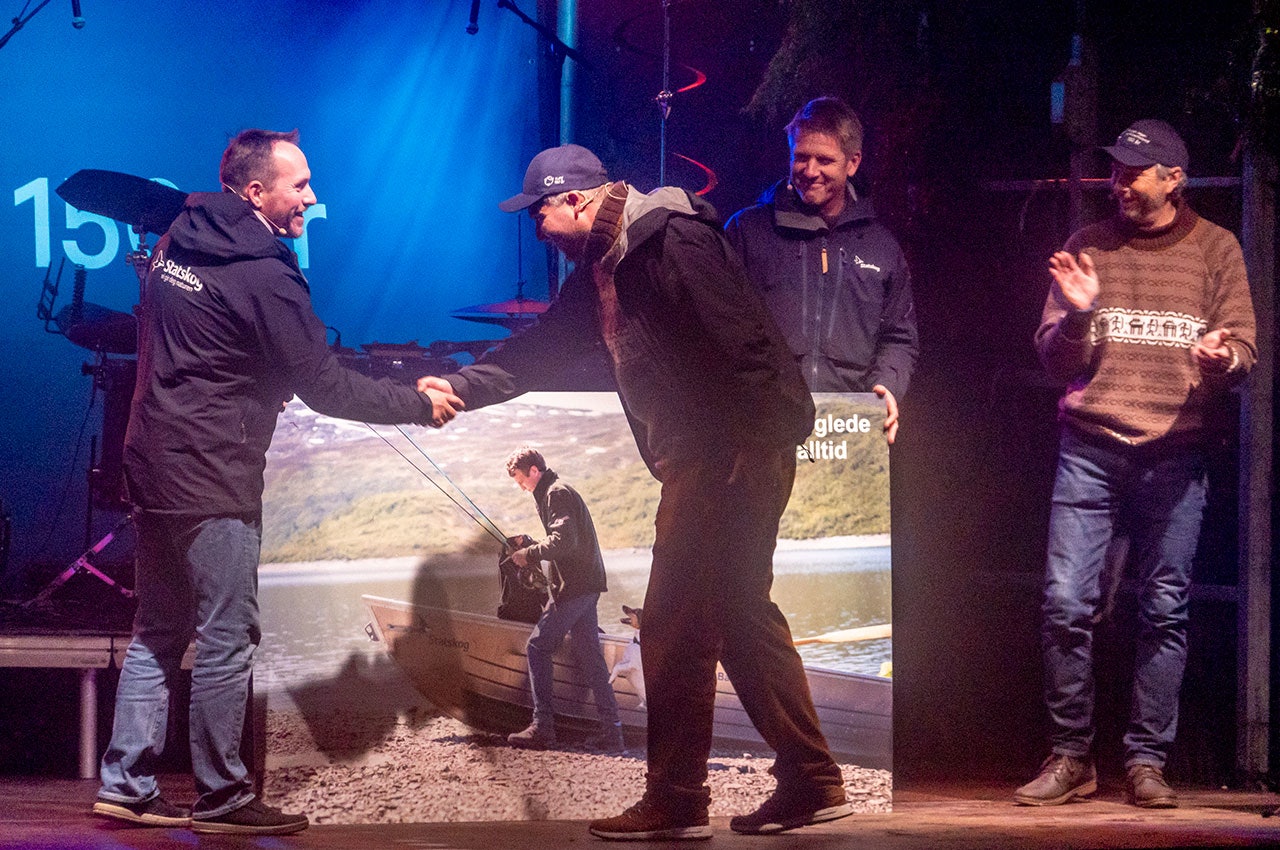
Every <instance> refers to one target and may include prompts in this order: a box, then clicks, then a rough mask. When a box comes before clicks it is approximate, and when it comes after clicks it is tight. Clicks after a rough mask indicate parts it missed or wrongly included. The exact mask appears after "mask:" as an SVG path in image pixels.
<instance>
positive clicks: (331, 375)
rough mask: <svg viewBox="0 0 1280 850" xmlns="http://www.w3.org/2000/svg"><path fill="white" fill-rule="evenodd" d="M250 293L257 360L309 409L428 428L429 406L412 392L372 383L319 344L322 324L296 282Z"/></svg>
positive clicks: (280, 279)
mask: <svg viewBox="0 0 1280 850" xmlns="http://www.w3.org/2000/svg"><path fill="white" fill-rule="evenodd" d="M250 291H251V292H252V296H251V297H252V305H251V308H252V318H251V321H253V323H254V324H255V325H256V333H257V337H258V339H259V340H260V341H261V345H262V356H263V357H265V358H267V360H268V361H269V362H270V363H272V364H274V367H275V368H274V369H273V370H272V371H274V372H276V373H277V374H281V375H282V376H283V378H284V381H285V385H286V386H287V387H288V389H289V391H291V392H293V393H295V394H296V395H297V396H298V397H299V398H301V399H302V400H303V401H304V402H306V403H307V406H308V407H310V408H311V409H312V410H314V411H316V412H317V413H323V414H325V415H327V416H336V417H340V418H342V419H353V420H357V421H364V422H371V423H378V424H387V425H389V424H396V423H402V422H403V423H414V424H419V425H425V424H428V423H430V421H431V403H430V401H429V400H428V399H427V398H426V396H424V395H422V394H421V393H419V392H418V391H417V389H415V388H414V387H410V386H405V385H403V384H397V383H395V382H393V381H391V380H389V379H386V378H383V379H380V380H375V379H373V378H370V377H368V376H366V375H362V374H360V373H359V372H356V371H354V370H351V369H348V368H346V367H345V366H343V365H342V363H341V362H340V361H339V360H338V358H337V356H335V355H334V353H333V351H332V350H331V349H330V348H329V346H328V344H327V342H326V341H325V327H324V324H323V323H322V322H321V321H320V319H319V317H317V316H316V314H315V311H314V310H313V309H312V306H311V297H310V295H309V294H308V292H307V290H306V287H305V285H304V284H303V282H302V280H300V279H297V278H294V277H293V276H292V275H290V274H287V273H280V274H277V275H272V276H271V277H269V278H266V279H264V281H263V285H261V286H254V287H250Z"/></svg>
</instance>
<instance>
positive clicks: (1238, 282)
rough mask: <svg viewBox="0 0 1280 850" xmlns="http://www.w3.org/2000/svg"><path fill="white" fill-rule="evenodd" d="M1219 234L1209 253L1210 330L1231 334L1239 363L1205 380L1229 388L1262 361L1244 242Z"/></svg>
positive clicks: (1230, 345) (1231, 236)
mask: <svg viewBox="0 0 1280 850" xmlns="http://www.w3.org/2000/svg"><path fill="white" fill-rule="evenodd" d="M1218 232H1219V233H1220V234H1221V236H1220V238H1219V239H1217V240H1214V242H1213V243H1211V245H1210V246H1209V249H1208V251H1207V252H1206V259H1207V261H1208V263H1209V267H1210V274H1211V275H1212V276H1213V303H1212V304H1211V305H1210V311H1209V330H1211V331H1212V330H1216V329H1218V328H1225V329H1227V330H1229V331H1231V337H1230V338H1229V339H1228V340H1227V346H1228V347H1230V348H1231V352H1232V354H1233V355H1235V357H1234V361H1235V362H1234V365H1233V366H1232V368H1231V369H1229V370H1228V371H1227V372H1226V373H1224V374H1222V375H1218V376H1210V375H1206V376H1205V380H1206V381H1213V382H1215V383H1216V384H1218V385H1219V386H1222V387H1226V388H1229V387H1233V386H1236V385H1237V384H1239V383H1240V382H1242V381H1243V380H1244V379H1245V377H1246V376H1247V375H1248V374H1249V370H1250V369H1252V368H1253V364H1254V363H1256V362H1257V360H1258V344H1257V323H1256V319H1255V316H1254V312H1253V296H1252V295H1251V294H1250V292H1249V277H1248V273H1247V271H1246V268H1245V263H1244V254H1243V252H1242V251H1241V250H1240V242H1239V241H1238V240H1237V239H1236V238H1235V237H1234V236H1233V235H1232V234H1231V233H1230V232H1229V231H1218Z"/></svg>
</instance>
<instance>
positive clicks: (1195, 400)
mask: <svg viewBox="0 0 1280 850" xmlns="http://www.w3.org/2000/svg"><path fill="white" fill-rule="evenodd" d="M1104 150H1106V152H1107V153H1108V154H1109V155H1110V156H1111V158H1112V160H1113V161H1112V165H1111V187H1112V195H1113V196H1114V198H1115V199H1116V201H1117V204H1118V206H1119V210H1118V215H1116V216H1115V217H1113V218H1111V219H1109V220H1107V221H1104V222H1101V223H1099V224H1095V225H1092V226H1090V227H1086V228H1084V229H1083V230H1081V231H1079V232H1078V233H1076V234H1074V235H1073V236H1072V237H1071V238H1070V239H1069V240H1068V241H1067V244H1066V246H1065V247H1064V248H1063V250H1062V251H1059V252H1058V253H1056V254H1054V255H1053V257H1052V258H1050V260H1049V273H1050V275H1051V276H1052V278H1053V285H1052V286H1051V288H1050V292H1049V297H1048V300H1047V301H1046V303H1045V308H1044V315H1043V319H1042V321H1041V324H1040V328H1039V330H1037V331H1036V335H1035V343H1036V348H1037V350H1038V352H1039V354H1040V359H1041V361H1042V362H1043V363H1044V365H1045V368H1046V369H1047V370H1048V371H1049V372H1050V374H1051V375H1053V376H1054V377H1055V378H1057V379H1059V380H1061V381H1063V382H1065V383H1066V385H1067V387H1066V391H1065V393H1064V394H1063V396H1062V401H1061V403H1060V406H1059V410H1060V419H1061V422H1062V441H1061V445H1060V448H1059V454H1058V470H1057V477H1056V479H1055V482H1054V489H1053V505H1052V508H1051V511H1050V516H1049V545H1048V555H1047V564H1046V568H1045V593H1044V604H1043V624H1042V628H1041V639H1042V644H1043V651H1044V668H1045V701H1046V703H1047V705H1048V709H1049V716H1050V721H1051V727H1052V733H1051V748H1050V749H1051V753H1050V755H1049V757H1048V758H1047V759H1046V760H1045V762H1044V764H1043V765H1042V766H1041V770H1040V773H1039V775H1037V776H1036V778H1035V779H1033V780H1032V781H1030V782H1028V783H1027V784H1026V785H1023V786H1022V787H1021V788H1019V789H1017V791H1016V792H1015V793H1014V799H1015V801H1017V802H1018V803H1021V804H1024V805H1038V806H1047V805H1057V804H1059V803H1065V802H1067V801H1068V800H1070V799H1072V798H1073V797H1077V796H1085V795H1088V794H1091V793H1093V792H1094V791H1095V790H1097V778H1096V773H1095V770H1094V766H1093V760H1092V756H1091V750H1092V746H1093V734H1094V722H1093V708H1094V679H1093V667H1092V639H1093V621H1092V618H1093V615H1094V612H1095V610H1096V609H1097V607H1098V602H1099V595H1100V592H1099V574H1100V572H1101V568H1102V564H1103V556H1104V554H1105V552H1106V549H1107V546H1108V544H1109V542H1110V540H1111V538H1112V536H1113V535H1114V534H1116V533H1117V529H1120V530H1122V532H1123V533H1124V534H1126V535H1127V536H1128V537H1129V538H1130V541H1131V543H1130V563H1131V565H1132V567H1133V570H1134V571H1135V573H1136V575H1135V577H1136V579H1137V582H1138V588H1139V589H1138V596H1139V600H1138V601H1139V608H1140V610H1139V616H1140V622H1141V626H1140V630H1139V634H1138V644H1137V654H1136V660H1135V663H1134V682H1133V694H1132V708H1131V712H1130V718H1129V724H1128V728H1127V731H1126V733H1125V736H1124V748H1125V767H1126V769H1127V771H1128V778H1127V783H1126V796H1127V799H1128V800H1129V802H1131V803H1133V804H1134V805H1136V806H1142V807H1144V808H1172V807H1174V806H1176V805H1177V801H1176V798H1175V796H1174V794H1173V791H1172V790H1171V789H1170V788H1169V785H1168V783H1167V782H1166V781H1165V779H1164V776H1163V768H1164V764H1165V760H1166V758H1167V756H1168V751H1169V747H1170V745H1171V744H1172V743H1173V739H1174V734H1175V732H1176V729H1177V720H1178V693H1179V691H1180V689H1181V686H1182V674H1183V670H1184V668H1185V666H1186V655H1187V651H1186V650H1187V642H1186V621H1187V609H1188V597H1189V591H1190V586H1191V560H1192V557H1193V556H1194V554H1195V551H1196V543H1197V540H1198V538H1199V532H1200V521H1201V517H1202V514H1203V509H1204V503H1205V466H1204V457H1203V447H1204V446H1205V444H1206V443H1207V442H1208V441H1209V440H1210V439H1211V438H1212V437H1213V433H1214V422H1213V419H1214V417H1213V410H1214V408H1215V403H1218V402H1221V401H1223V400H1224V396H1225V393H1226V391H1227V390H1228V389H1230V388H1231V387H1232V386H1234V385H1236V384H1238V383H1239V382H1240V381H1242V380H1243V379H1244V377H1245V376H1246V375H1247V374H1248V371H1249V368H1250V367H1251V366H1252V365H1253V363H1254V360H1255V359H1256V357H1257V349H1256V348H1255V345H1254V316H1253V306H1252V303H1251V301H1250V296H1249V284H1248V280H1247V278H1246V275H1245V266H1244V258H1243V256H1242V254H1241V250H1240V244H1239V242H1237V241H1236V238H1235V237H1234V236H1233V235H1232V234H1231V233H1230V232H1228V231H1226V230H1224V229H1223V228H1221V227H1218V226H1217V225H1215V224H1212V223H1210V222H1208V221H1206V220H1204V219H1202V218H1200V217H1199V216H1198V215H1196V213H1195V211H1194V210H1192V209H1191V207H1190V206H1189V205H1188V204H1187V203H1186V201H1185V200H1184V199H1183V197H1182V189H1183V187H1184V185H1185V184H1186V179H1187V176H1186V168H1187V149H1186V146H1185V145H1184V144H1183V141H1182V139H1181V138H1179V137H1178V134H1177V133H1176V132H1175V131H1174V130H1173V128H1172V127H1170V126H1169V125H1168V124H1166V123H1164V122H1163V121H1156V120H1149V119H1148V120H1142V121H1138V122H1136V123H1134V124H1133V125H1132V126H1131V127H1129V128H1128V129H1127V130H1125V131H1124V132H1123V133H1121V134H1120V136H1119V138H1117V139H1116V143H1115V144H1114V145H1112V146H1111V147H1108V148H1104Z"/></svg>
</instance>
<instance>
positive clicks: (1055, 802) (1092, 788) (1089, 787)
mask: <svg viewBox="0 0 1280 850" xmlns="http://www.w3.org/2000/svg"><path fill="white" fill-rule="evenodd" d="M1097 790H1098V780H1097V779H1091V780H1089V781H1088V782H1086V783H1085V784H1083V785H1077V786H1076V787H1075V788H1072V789H1071V790H1070V791H1068V792H1066V793H1065V794H1060V795H1059V796H1057V797H1050V798H1049V799H1047V800H1046V799H1044V798H1043V797H1026V796H1023V795H1020V794H1014V795H1013V802H1015V803H1017V804H1018V805H1019V806H1061V805H1062V804H1063V803H1066V802H1069V801H1070V800H1071V798H1073V797H1088V796H1089V795H1090V794H1093V793H1095V792H1096V791H1097Z"/></svg>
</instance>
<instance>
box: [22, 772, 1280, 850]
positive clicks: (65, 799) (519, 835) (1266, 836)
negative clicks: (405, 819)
mask: <svg viewBox="0 0 1280 850" xmlns="http://www.w3.org/2000/svg"><path fill="white" fill-rule="evenodd" d="M162 784H163V785H164V786H165V787H167V788H175V787H180V786H181V784H182V779H181V778H177V777H174V778H166V779H165V780H164V781H163V783H162ZM1177 790H1178V792H1179V795H1180V797H1181V800H1182V806H1181V807H1180V808H1178V809H1174V810H1164V811H1144V810H1141V809H1136V808H1134V807H1132V806H1128V805H1125V804H1124V803H1123V802H1122V800H1121V799H1120V795H1119V790H1118V789H1109V788H1106V787H1104V788H1103V789H1102V791H1101V792H1100V793H1099V794H1098V795H1097V796H1096V797H1095V798H1094V799H1093V800H1090V801H1088V802H1078V803H1071V804H1068V805H1065V806H1057V807H1053V808H1046V809H1035V808H1023V807H1019V806H1015V805H1013V804H1012V803H1011V802H1010V801H1009V793H1010V791H1011V789H1009V788H1005V787H1003V786H1000V787H997V786H993V785H972V786H961V785H955V784H931V785H927V786H921V787H917V788H915V789H913V790H910V791H901V792H899V793H898V794H897V795H896V796H895V799H894V811H893V813H892V814H889V815H855V816H853V817H849V818H845V819H844V820H841V821H836V822H834V823H829V824H822V825H819V826H815V827H808V828H806V829H801V830H797V831H794V832H789V833H785V834H784V837H775V838H761V837H753V836H742V835H736V834H734V833H732V832H730V831H729V826H728V823H727V820H726V819H724V818H713V819H712V825H713V827H714V828H715V830H716V835H715V837H714V838H713V839H712V842H711V843H710V844H705V843H702V842H687V843H681V845H680V846H695V847H696V846H700V845H701V846H711V847H715V848H719V850H739V849H740V848H741V850H745V848H753V850H760V848H762V847H765V846H769V847H786V848H788V850H790V848H833V850H834V848H857V850H937V848H963V850H1005V848H1007V850H1015V848H1016V850H1076V848H1090V850H1092V848H1173V847H1180V848H1181V847H1277V846H1280V816H1276V817H1264V816H1263V813H1264V812H1266V813H1269V812H1270V811H1271V810H1272V809H1273V808H1274V807H1275V806H1277V805H1280V797H1277V796H1276V795H1274V794H1263V793H1256V794H1251V793H1242V792H1232V791H1212V790H1189V789H1182V788H1179V789H1177ZM96 792H97V783H96V782H94V781H92V780H71V779H42V778H23V777H0V847H3V848H6V850H36V848H39V850H63V848H65V850H73V848H74V850H151V849H152V848H170V847H172V848H179V847H192V846H197V845H198V846H201V847H215V848H220V847H227V848H232V847H235V848H241V847H261V848H272V850H284V849H285V848H291V847H297V848H332V850H387V848H394V847H406V848H433V850H447V848H456V850H553V849H554V850H563V848H566V847H570V846H590V845H593V844H594V845H596V846H601V847H603V846H607V845H608V844H610V842H601V841H597V840H596V839H594V838H592V837H591V836H590V835H588V833H587V829H586V824H585V823H582V822H577V821H525V822H502V823H430V824H382V825H371V826H312V827H311V828H309V829H307V830H305V831H304V832H301V833H298V834H297V835H293V836H286V837H280V838H276V837H258V838H240V837H222V836H196V835H194V834H193V833H191V832H190V831H188V830H166V829H146V828H131V827H126V826H115V825H114V824H112V823H110V822H108V821H103V820H100V819H98V818H94V817H91V816H90V815H89V814H88V811H89V807H90V805H91V804H92V803H93V799H94V795H95V793H96ZM172 796H173V797H174V798H175V799H177V800H178V801H179V802H181V799H180V798H179V795H177V794H173V795H172ZM621 846H637V845H636V844H635V843H632V844H624V845H621ZM639 846H647V843H639ZM665 846H672V845H670V844H667V845H665Z"/></svg>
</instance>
